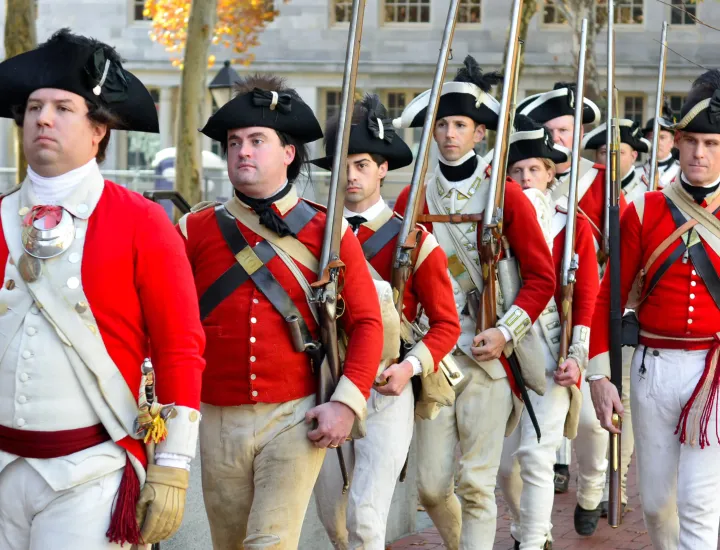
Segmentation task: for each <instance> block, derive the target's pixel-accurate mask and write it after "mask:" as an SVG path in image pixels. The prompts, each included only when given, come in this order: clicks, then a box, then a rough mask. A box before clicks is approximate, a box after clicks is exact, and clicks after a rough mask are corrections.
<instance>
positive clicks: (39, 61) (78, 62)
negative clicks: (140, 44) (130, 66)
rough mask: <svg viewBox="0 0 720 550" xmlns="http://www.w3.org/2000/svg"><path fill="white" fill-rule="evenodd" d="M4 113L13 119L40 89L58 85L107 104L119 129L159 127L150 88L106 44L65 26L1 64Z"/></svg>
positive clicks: (1, 112) (151, 129)
mask: <svg viewBox="0 0 720 550" xmlns="http://www.w3.org/2000/svg"><path fill="white" fill-rule="evenodd" d="M0 82H2V87H0V117H3V118H13V107H20V106H22V105H23V104H24V103H25V102H26V101H27V100H28V98H29V97H30V94H32V93H33V92H34V91H35V90H39V89H41V88H56V89H59V90H66V91H68V92H72V93H75V94H77V95H79V96H81V97H83V98H85V99H86V100H87V101H89V102H91V103H93V104H95V105H99V106H103V107H106V108H108V109H109V110H110V111H112V112H113V114H114V115H115V116H117V117H118V118H119V119H120V121H121V123H120V125H119V126H116V127H117V128H119V129H121V130H131V131H134V132H153V133H157V132H159V127H158V115H157V109H156V107H155V102H154V101H153V98H152V96H151V95H150V92H149V91H148V90H147V88H145V86H144V85H143V84H142V82H140V80H138V78H137V77H135V76H134V75H133V74H132V73H130V72H128V71H126V70H125V69H123V67H122V59H121V58H120V55H119V54H118V53H117V51H115V49H114V48H112V47H111V46H108V45H107V44H105V43H103V42H100V41H98V40H95V39H93V38H87V37H85V36H81V35H78V34H73V33H71V32H70V30H69V29H61V30H59V31H57V32H56V33H55V34H53V35H52V36H51V37H50V39H49V40H48V41H47V42H44V43H43V44H41V45H40V46H38V47H37V48H35V49H34V50H30V51H29V52H25V53H21V54H20V55H16V56H14V57H11V58H9V59H6V60H5V61H3V62H2V63H0Z"/></svg>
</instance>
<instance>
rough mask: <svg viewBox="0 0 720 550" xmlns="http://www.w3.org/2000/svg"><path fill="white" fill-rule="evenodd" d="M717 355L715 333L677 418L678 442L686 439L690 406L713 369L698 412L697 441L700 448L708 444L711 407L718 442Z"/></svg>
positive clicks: (719, 378) (719, 375)
mask: <svg viewBox="0 0 720 550" xmlns="http://www.w3.org/2000/svg"><path fill="white" fill-rule="evenodd" d="M719 334H720V333H719ZM719 357H720V336H719V335H718V334H716V335H715V343H714V345H713V346H712V347H711V348H710V350H709V351H708V354H707V357H706V359H705V369H704V370H703V373H702V376H701V377H700V381H699V382H698V383H697V386H695V390H694V391H693V394H692V396H691V397H690V399H689V400H688V402H687V403H685V406H684V407H683V409H682V412H681V413H680V419H679V420H678V424H677V427H676V428H675V433H676V434H677V433H678V432H679V433H680V443H685V442H686V440H687V423H688V419H689V416H690V409H691V408H692V406H693V404H694V403H695V400H696V399H697V397H698V394H699V393H700V391H701V390H702V388H703V386H704V385H705V382H706V380H707V378H708V376H709V375H710V373H711V372H713V371H714V372H713V379H712V382H711V384H710V392H709V394H708V396H707V399H706V401H705V405H704V406H703V409H702V413H701V414H700V421H699V424H700V425H699V431H698V437H699V441H698V442H699V443H700V448H701V449H704V448H705V447H707V446H709V445H710V439H709V438H708V434H707V429H708V425H709V424H710V417H711V416H712V411H713V409H715V436H716V437H717V440H718V443H720V433H718V425H717V420H718V417H717V411H718V390H719V389H720V365H718V358H719ZM690 443H691V445H694V442H690Z"/></svg>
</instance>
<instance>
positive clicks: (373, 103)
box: [360, 94, 388, 118]
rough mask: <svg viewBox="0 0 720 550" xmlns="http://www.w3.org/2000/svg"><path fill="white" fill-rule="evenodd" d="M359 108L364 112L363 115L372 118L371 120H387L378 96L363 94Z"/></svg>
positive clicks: (383, 106) (385, 111)
mask: <svg viewBox="0 0 720 550" xmlns="http://www.w3.org/2000/svg"><path fill="white" fill-rule="evenodd" d="M360 107H361V108H363V109H364V110H365V114H366V115H369V116H372V117H373V118H388V112H387V109H386V108H385V105H383V104H382V103H381V102H380V96H379V95H377V94H365V97H363V99H362V101H361V102H360Z"/></svg>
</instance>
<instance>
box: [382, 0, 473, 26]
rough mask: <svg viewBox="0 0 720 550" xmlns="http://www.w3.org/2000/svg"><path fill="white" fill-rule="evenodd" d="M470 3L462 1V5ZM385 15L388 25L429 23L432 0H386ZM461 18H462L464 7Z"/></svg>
mask: <svg viewBox="0 0 720 550" xmlns="http://www.w3.org/2000/svg"><path fill="white" fill-rule="evenodd" d="M469 1H470V0H461V3H462V2H469ZM476 1H477V0H476ZM466 13H467V12H466ZM384 14H385V22H386V23H427V22H429V21H430V0H385V10H384ZM459 16H460V17H461V18H462V7H461V11H460V13H459ZM461 21H462V19H461Z"/></svg>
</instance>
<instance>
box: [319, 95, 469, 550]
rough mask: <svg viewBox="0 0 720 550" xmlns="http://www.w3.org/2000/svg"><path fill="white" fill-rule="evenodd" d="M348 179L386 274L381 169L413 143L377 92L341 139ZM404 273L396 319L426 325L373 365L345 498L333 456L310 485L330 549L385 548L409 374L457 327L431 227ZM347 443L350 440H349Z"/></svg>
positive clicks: (375, 263)
mask: <svg viewBox="0 0 720 550" xmlns="http://www.w3.org/2000/svg"><path fill="white" fill-rule="evenodd" d="M337 126H338V120H337V117H335V118H333V119H331V120H329V121H328V123H327V127H326V131H325V152H326V156H325V157H323V158H319V159H316V160H314V161H312V162H313V163H314V164H315V165H317V166H319V167H321V168H325V169H330V168H331V167H332V161H333V157H334V147H335V137H336V136H337ZM348 147H349V148H348V159H347V170H348V188H347V195H346V199H345V217H346V219H347V220H348V222H349V223H350V226H351V227H352V228H353V231H354V232H355V234H356V235H357V237H358V239H359V240H360V243H361V245H362V247H363V252H364V253H365V259H366V260H367V261H368V263H369V264H370V266H371V269H372V270H373V271H374V273H375V274H376V276H377V277H380V278H382V279H383V280H385V281H388V282H390V281H391V274H392V270H393V263H394V260H395V253H396V249H397V237H398V233H399V232H400V226H401V225H402V218H401V217H400V216H399V215H397V214H394V213H393V211H392V210H391V209H390V208H389V207H388V205H387V204H386V203H385V201H384V200H383V199H382V196H381V195H380V190H381V186H382V182H383V179H384V178H385V175H386V174H387V172H388V170H397V169H398V168H403V167H404V166H407V165H409V164H410V163H411V162H412V152H411V151H410V149H409V148H408V146H407V145H406V144H405V142H404V141H403V140H402V139H401V138H400V136H399V135H396V133H395V130H394V128H393V127H392V120H390V119H389V118H388V115H387V110H386V109H385V107H384V106H383V105H382V104H381V103H380V99H379V98H378V96H376V95H368V96H366V97H365V99H364V100H363V101H362V102H361V103H358V104H356V105H355V110H354V112H353V118H352V130H351V132H350V142H349V146H348ZM417 230H418V231H420V237H419V239H418V245H417V247H418V248H417V251H416V252H415V253H414V254H413V258H415V261H414V265H413V270H412V274H411V275H410V278H409V279H408V281H407V284H406V286H405V294H404V300H403V311H404V314H403V317H404V318H405V326H406V327H407V326H409V324H410V323H416V322H417V321H419V316H420V312H421V311H424V313H425V316H426V319H427V321H426V322H427V325H428V330H427V332H426V334H425V336H424V337H423V338H422V339H419V340H418V341H417V342H413V341H412V340H408V342H406V344H407V345H406V346H404V349H405V353H404V358H403V359H402V360H401V361H400V362H399V363H395V364H393V365H391V366H390V367H388V368H387V369H384V370H381V371H380V372H378V376H377V378H376V382H375V384H374V385H373V390H372V392H371V394H370V400H369V402H368V409H369V413H368V421H367V435H366V436H365V437H364V438H363V439H361V440H359V441H356V442H355V443H354V445H352V446H351V445H349V444H348V445H346V447H347V453H348V455H350V456H354V468H353V481H352V484H351V486H350V492H349V495H348V496H347V498H342V499H340V498H338V495H339V494H340V485H339V481H340V477H339V475H338V469H337V461H336V460H330V458H331V457H328V458H326V460H325V464H324V466H323V469H322V471H321V473H320V478H319V480H318V484H317V485H316V487H315V495H316V497H317V504H318V512H319V515H320V519H321V521H322V522H323V524H324V526H325V529H326V530H327V532H328V535H329V536H330V540H331V541H332V543H333V545H334V546H335V548H338V549H344V548H366V549H367V550H384V548H385V528H386V524H387V518H388V514H389V512H390V504H391V502H392V496H393V491H394V489H395V482H396V480H397V479H398V476H399V475H400V472H401V470H402V467H403V463H404V462H405V459H406V457H407V454H408V450H409V448H410V441H411V439H412V433H413V420H414V414H413V409H414V399H413V389H412V385H411V384H409V382H410V380H411V378H412V377H413V376H417V377H420V378H421V377H426V376H438V375H439V376H442V374H436V372H437V370H438V364H439V363H440V361H441V360H442V359H443V357H445V355H447V354H448V353H450V351H452V349H453V348H454V347H455V343H456V342H457V339H458V337H459V336H460V324H459V323H458V317H457V312H456V311H455V300H454V299H453V291H452V285H451V284H450V279H449V278H448V274H447V258H446V257H445V253H444V252H443V251H442V249H441V248H440V247H439V246H438V244H437V241H436V240H435V238H434V237H433V236H432V234H431V233H429V232H427V231H425V230H424V229H422V228H421V227H420V226H418V228H417ZM353 447H354V448H353Z"/></svg>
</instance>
